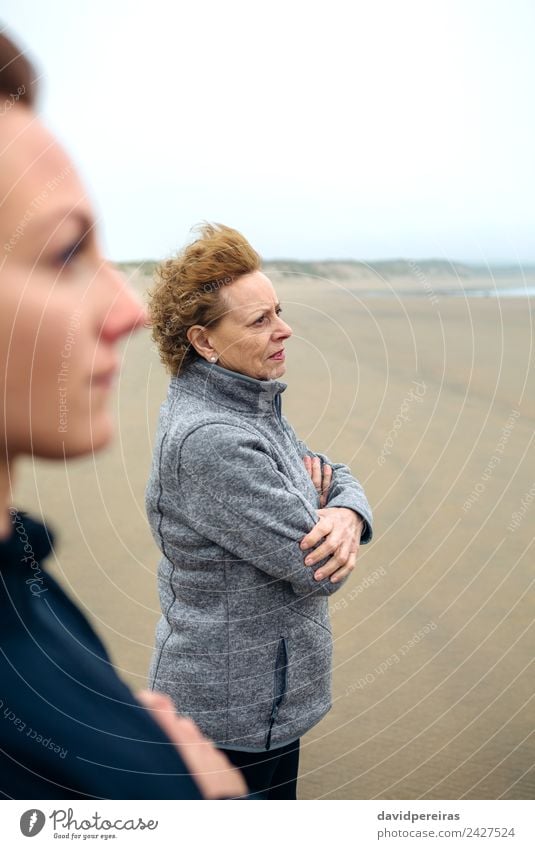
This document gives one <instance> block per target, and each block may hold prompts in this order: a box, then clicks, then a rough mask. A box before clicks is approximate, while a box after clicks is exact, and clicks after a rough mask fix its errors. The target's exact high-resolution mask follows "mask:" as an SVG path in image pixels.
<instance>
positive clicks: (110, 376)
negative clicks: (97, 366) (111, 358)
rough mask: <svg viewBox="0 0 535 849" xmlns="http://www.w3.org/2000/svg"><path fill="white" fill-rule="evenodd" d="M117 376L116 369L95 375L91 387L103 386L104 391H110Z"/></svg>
mask: <svg viewBox="0 0 535 849" xmlns="http://www.w3.org/2000/svg"><path fill="white" fill-rule="evenodd" d="M116 376H117V368H116V367H114V368H111V369H108V370H107V371H104V372H101V373H100V374H94V375H93V376H92V377H91V386H101V387H103V388H104V389H110V388H111V387H112V386H113V383H114V381H115V377H116Z"/></svg>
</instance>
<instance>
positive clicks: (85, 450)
mask: <svg viewBox="0 0 535 849" xmlns="http://www.w3.org/2000/svg"><path fill="white" fill-rule="evenodd" d="M113 436H114V424H113V419H112V417H111V416H108V415H102V414H100V415H99V416H98V421H95V420H94V421H92V422H91V423H90V426H88V423H87V422H84V424H83V426H81V427H79V428H77V427H76V426H75V425H74V424H73V425H72V426H71V427H69V426H67V427H66V429H65V430H64V431H63V432H60V433H57V434H55V436H54V439H51V440H45V441H43V442H40V443H39V444H36V443H35V442H34V449H33V453H34V454H35V455H36V456H40V457H43V458H47V459H50V460H54V459H59V458H66V459H74V458H76V457H85V456H87V455H88V454H92V453H93V452H97V451H102V449H104V448H106V447H107V446H108V445H109V444H110V443H111V442H112V440H113Z"/></svg>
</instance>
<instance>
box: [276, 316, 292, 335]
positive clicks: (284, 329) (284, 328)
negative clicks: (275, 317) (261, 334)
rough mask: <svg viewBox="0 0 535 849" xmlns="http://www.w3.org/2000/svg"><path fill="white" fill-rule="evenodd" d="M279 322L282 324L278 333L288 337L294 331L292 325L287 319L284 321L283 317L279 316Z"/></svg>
mask: <svg viewBox="0 0 535 849" xmlns="http://www.w3.org/2000/svg"><path fill="white" fill-rule="evenodd" d="M279 324H280V326H279V328H278V330H277V335H278V336H283V337H284V338H285V339H288V338H289V337H290V336H291V335H292V333H293V330H292V328H291V327H290V325H289V324H287V323H286V322H285V321H283V320H282V318H279Z"/></svg>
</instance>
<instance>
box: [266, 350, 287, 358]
mask: <svg viewBox="0 0 535 849" xmlns="http://www.w3.org/2000/svg"><path fill="white" fill-rule="evenodd" d="M269 359H270V360H285V359H286V354H285V353H284V350H282V351H277V353H276V354H272V355H271V357H269Z"/></svg>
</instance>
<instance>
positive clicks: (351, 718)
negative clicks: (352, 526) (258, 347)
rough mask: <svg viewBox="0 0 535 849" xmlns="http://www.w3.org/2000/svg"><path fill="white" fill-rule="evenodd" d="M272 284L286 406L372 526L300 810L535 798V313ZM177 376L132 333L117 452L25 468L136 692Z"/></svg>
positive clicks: (28, 503) (336, 616) (147, 634)
mask: <svg viewBox="0 0 535 849" xmlns="http://www.w3.org/2000/svg"><path fill="white" fill-rule="evenodd" d="M274 280H275V277H274ZM275 282H276V285H277V288H278V293H279V296H280V298H281V301H282V303H283V308H284V315H285V318H286V319H287V320H288V321H289V323H290V324H291V325H292V327H293V329H294V336H293V339H292V341H291V342H289V343H288V344H287V351H288V360H287V363H288V369H287V372H286V375H285V377H284V380H285V381H287V383H288V389H287V391H286V392H285V394H284V396H283V409H284V412H285V415H286V416H287V417H288V418H289V419H290V421H291V422H292V424H293V425H294V427H295V429H296V430H297V432H298V434H299V435H300V436H301V438H302V439H304V440H305V441H306V442H307V443H308V445H309V446H310V447H311V448H312V449H314V450H316V451H322V452H324V453H326V454H327V455H328V456H329V457H330V458H331V459H332V460H335V461H343V462H346V463H348V464H349V465H350V466H351V468H352V470H353V474H354V475H355V476H356V477H358V478H359V480H360V481H361V482H362V483H363V485H364V486H365V487H366V491H367V494H368V498H369V500H370V502H371V504H372V506H373V509H374V517H375V536H374V539H373V542H372V543H371V544H370V545H368V546H363V547H362V548H361V550H360V554H359V559H358V568H357V569H356V570H355V572H354V573H353V575H352V576H351V578H350V580H349V582H347V584H346V585H345V586H344V588H343V589H342V590H340V591H339V592H338V593H337V594H335V596H334V597H333V598H332V600H331V607H332V621H333V628H334V634H335V668H334V687H333V708H332V710H331V712H330V713H329V714H328V716H327V717H326V718H325V719H324V720H323V721H322V722H321V723H320V724H319V725H318V726H317V727H316V728H315V729H313V731H312V732H310V733H309V734H307V735H306V736H305V737H304V738H303V749H302V760H301V780H300V798H303V799H311V798H328V799H372V798H378V799H381V798H385V799H458V798H467V799H498V798H501V799H532V798H533V797H534V795H535V771H534V767H533V764H534V754H535V740H534V733H533V731H534V722H533V717H534V713H535V712H534V705H533V694H534V687H533V681H534V673H533V655H534V650H533V649H534V644H535V643H534V628H533V619H534V612H533V611H534V601H535V598H534V592H533V576H534V569H533V564H534V560H535V557H534V544H533V543H534V533H533V528H534V521H535V463H534V458H535V450H534V446H533V434H534V420H535V385H534V383H535V381H534V367H533V338H532V332H533V301H531V302H530V301H529V300H528V299H526V298H524V299H522V298H507V299H505V298H503V299H482V298H471V299H468V300H467V299H465V298H462V297H461V298H446V297H443V296H441V295H440V294H437V293H433V292H432V291H429V290H426V292H425V293H424V294H422V296H420V297H404V296H400V295H395V294H393V295H392V296H391V297H389V298H373V297H366V296H364V295H362V294H359V292H358V291H357V290H356V289H351V287H347V286H346V287H344V288H340V287H337V286H333V285H332V284H329V283H328V282H325V281H315V282H311V281H308V282H307V281H306V280H304V279H303V278H299V279H294V278H291V279H285V278H281V279H280V281H279V282H278V283H277V281H276V280H275ZM138 285H141V286H142V285H143V281H138ZM530 304H531V306H530ZM166 385H167V377H166V375H165V373H164V371H163V369H162V367H161V366H160V364H159V361H158V357H157V354H156V352H155V351H154V350H153V348H152V343H151V341H150V338H149V335H148V333H146V332H143V333H140V334H138V335H137V336H136V337H134V338H132V339H131V340H129V342H128V343H127V344H126V345H125V346H124V367H123V371H122V375H121V379H120V383H119V385H118V391H117V393H116V400H115V402H114V405H115V406H116V410H117V437H118V438H117V439H116V442H115V444H114V446H113V447H112V448H110V449H108V450H106V451H105V452H103V453H102V454H100V455H99V456H98V457H97V458H94V459H89V460H87V459H86V460H81V461H80V460H79V461H75V462H71V463H69V464H68V466H66V467H64V466H62V465H61V464H59V463H58V464H51V463H48V462H35V463H33V462H31V461H25V462H24V463H23V464H22V465H21V467H20V473H19V482H18V487H17V492H18V498H17V504H18V505H19V506H21V507H23V508H25V509H29V510H31V511H33V512H34V513H37V514H38V515H44V516H46V518H47V519H48V520H49V522H50V524H51V526H52V527H53V528H56V529H57V530H58V545H57V549H56V559H55V562H53V563H52V566H51V568H52V569H53V571H54V573H55V574H56V575H57V576H59V579H60V580H61V581H62V583H63V584H64V585H65V586H66V587H67V589H68V591H69V592H70V593H71V594H72V595H73V596H74V597H75V598H76V599H77V601H78V603H79V604H80V605H81V606H82V607H83V608H84V610H85V611H86V612H87V614H88V615H89V616H90V618H91V620H92V621H93V623H94V624H95V626H96V627H97V629H98V631H99V633H100V634H101V636H102V637H103V639H104V640H105V642H106V643H107V645H108V647H109V648H110V650H111V652H112V655H113V658H114V661H115V662H116V664H117V665H118V667H119V669H120V670H121V672H122V674H123V676H124V677H125V678H126V679H127V680H128V681H129V683H130V684H131V685H132V686H133V687H135V688H140V687H143V686H144V685H145V681H146V672H147V668H148V663H149V658H150V655H151V651H152V639H153V632H154V626H155V622H156V620H157V617H158V615H159V608H158V598H157V592H156V580H155V570H156V564H157V560H158V552H157V550H156V548H155V546H154V543H153V541H152V537H151V535H150V532H149V529H148V526H147V523H146V520H145V514H144V507H143V491H144V486H145V480H146V476H147V472H148V468H149V464H150V457H151V440H152V435H153V433H154V429H155V425H156V421H157V416H158V407H159V404H160V402H161V400H162V399H163V397H164V395H165V391H166ZM515 513H516V514H517V515H516V517H513V514H515Z"/></svg>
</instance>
